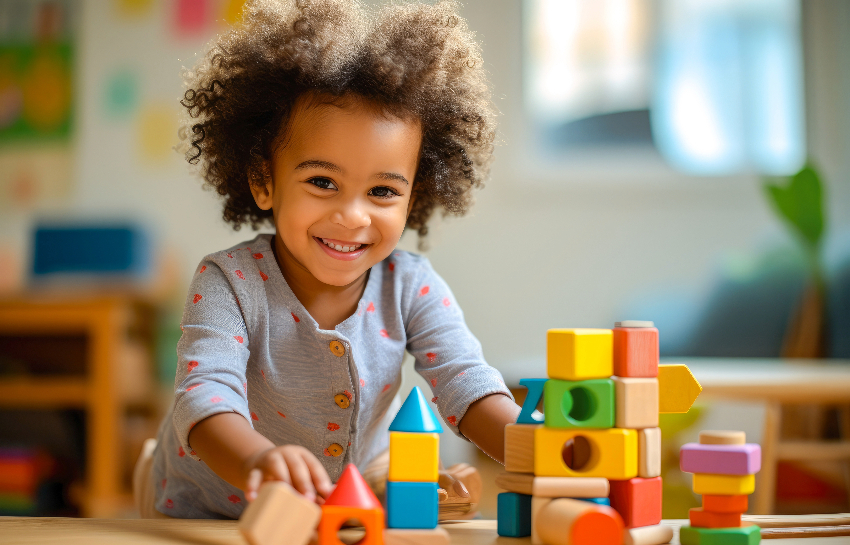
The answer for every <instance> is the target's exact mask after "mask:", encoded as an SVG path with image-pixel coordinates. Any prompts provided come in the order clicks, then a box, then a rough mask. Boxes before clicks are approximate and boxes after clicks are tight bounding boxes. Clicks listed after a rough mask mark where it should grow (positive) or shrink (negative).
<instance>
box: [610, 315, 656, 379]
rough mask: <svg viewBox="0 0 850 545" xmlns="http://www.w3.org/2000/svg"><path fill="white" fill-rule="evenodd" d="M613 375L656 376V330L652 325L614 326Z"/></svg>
mask: <svg viewBox="0 0 850 545" xmlns="http://www.w3.org/2000/svg"><path fill="white" fill-rule="evenodd" d="M613 331H614V375H615V376H618V377H646V378H654V377H657V376H658V330H657V329H656V328H654V327H615V328H614V330H613Z"/></svg>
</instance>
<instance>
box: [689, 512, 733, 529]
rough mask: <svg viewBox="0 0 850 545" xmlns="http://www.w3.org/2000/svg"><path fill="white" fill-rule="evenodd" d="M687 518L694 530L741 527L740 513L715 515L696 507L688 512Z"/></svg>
mask: <svg viewBox="0 0 850 545" xmlns="http://www.w3.org/2000/svg"><path fill="white" fill-rule="evenodd" d="M688 518H689V519H690V521H691V526H693V527H695V528H737V527H738V526H740V525H741V513H715V512H713V511H706V510H704V509H700V508H698V507H692V508H691V509H689V510H688Z"/></svg>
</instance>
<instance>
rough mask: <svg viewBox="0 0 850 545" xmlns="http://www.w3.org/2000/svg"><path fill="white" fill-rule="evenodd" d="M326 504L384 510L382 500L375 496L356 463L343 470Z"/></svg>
mask: <svg viewBox="0 0 850 545" xmlns="http://www.w3.org/2000/svg"><path fill="white" fill-rule="evenodd" d="M325 505H326V506H327V505H338V506H341V507H357V508H360V509H381V510H383V507H381V502H379V501H378V498H376V497H375V494H374V493H373V492H372V489H371V488H369V485H368V484H366V481H364V480H363V477H362V476H361V475H360V472H359V471H357V466H355V465H354V464H348V465H347V466H345V469H343V470H342V475H340V477H339V480H338V481H337V482H336V488H335V489H334V491H333V492H332V493H331V495H330V496H328V499H326V500H325Z"/></svg>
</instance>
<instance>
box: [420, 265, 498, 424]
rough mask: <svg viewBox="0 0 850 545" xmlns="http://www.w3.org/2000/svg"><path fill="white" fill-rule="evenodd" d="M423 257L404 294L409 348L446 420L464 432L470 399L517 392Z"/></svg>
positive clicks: (447, 289) (449, 292) (443, 282)
mask: <svg viewBox="0 0 850 545" xmlns="http://www.w3.org/2000/svg"><path fill="white" fill-rule="evenodd" d="M420 259H421V268H420V270H419V273H418V274H417V275H416V276H415V280H414V281H413V283H412V284H411V285H410V286H408V287H407V289H406V294H405V295H406V297H405V298H406V299H407V300H408V302H409V303H408V304H409V306H408V308H409V311H408V315H407V319H406V320H405V322H406V324H405V327H406V330H407V350H408V352H410V353H411V354H412V355H413V357H414V359H415V361H416V363H415V365H414V368H415V369H416V371H417V372H418V373H419V374H420V375H422V377H423V378H424V379H425V380H426V381H427V382H428V384H429V385H430V386H431V391H432V393H433V395H434V398H433V399H432V401H434V402H435V403H436V405H437V409H438V410H439V412H440V415H441V416H442V417H443V420H445V422H446V423H447V424H449V429H451V430H452V431H453V432H454V433H455V434H457V435H458V436H461V437H463V435H462V434H461V433H460V432H459V431H458V424H459V423H460V421H461V419H462V418H463V415H464V414H465V413H466V411H467V409H468V408H469V406H470V405H471V404H472V403H474V402H475V401H477V400H479V399H481V398H483V397H485V396H488V395H490V394H497V393H498V394H504V395H506V396H508V397H510V398H511V399H513V396H511V393H510V391H509V390H508V388H507V387H506V386H505V382H504V380H503V379H502V374H501V373H499V371H498V370H496V369H495V368H493V367H491V366H490V365H489V364H487V362H486V361H485V360H484V353H483V352H482V349H481V343H479V342H478V339H476V338H475V336H474V335H473V334H472V332H471V331H470V330H469V327H467V325H466V322H465V321H464V319H463V312H462V311H461V309H460V307H459V306H458V304H457V301H456V300H455V298H454V295H453V294H452V292H451V290H450V289H449V287H448V285H447V284H446V282H445V281H444V280H443V279H442V278H441V277H440V276H439V275H438V274H437V273H436V272H435V271H434V269H433V268H432V267H431V264H430V262H429V261H428V260H427V259H425V258H420Z"/></svg>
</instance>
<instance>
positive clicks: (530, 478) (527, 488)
mask: <svg viewBox="0 0 850 545" xmlns="http://www.w3.org/2000/svg"><path fill="white" fill-rule="evenodd" d="M496 486H498V487H499V488H501V489H503V490H507V491H508V492H516V493H517V494H526V495H528V496H539V497H543V498H604V497H608V493H609V492H610V490H611V488H610V485H609V483H608V479H604V478H602V477H536V476H534V475H529V474H528V473H501V474H499V476H498V477H496Z"/></svg>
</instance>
